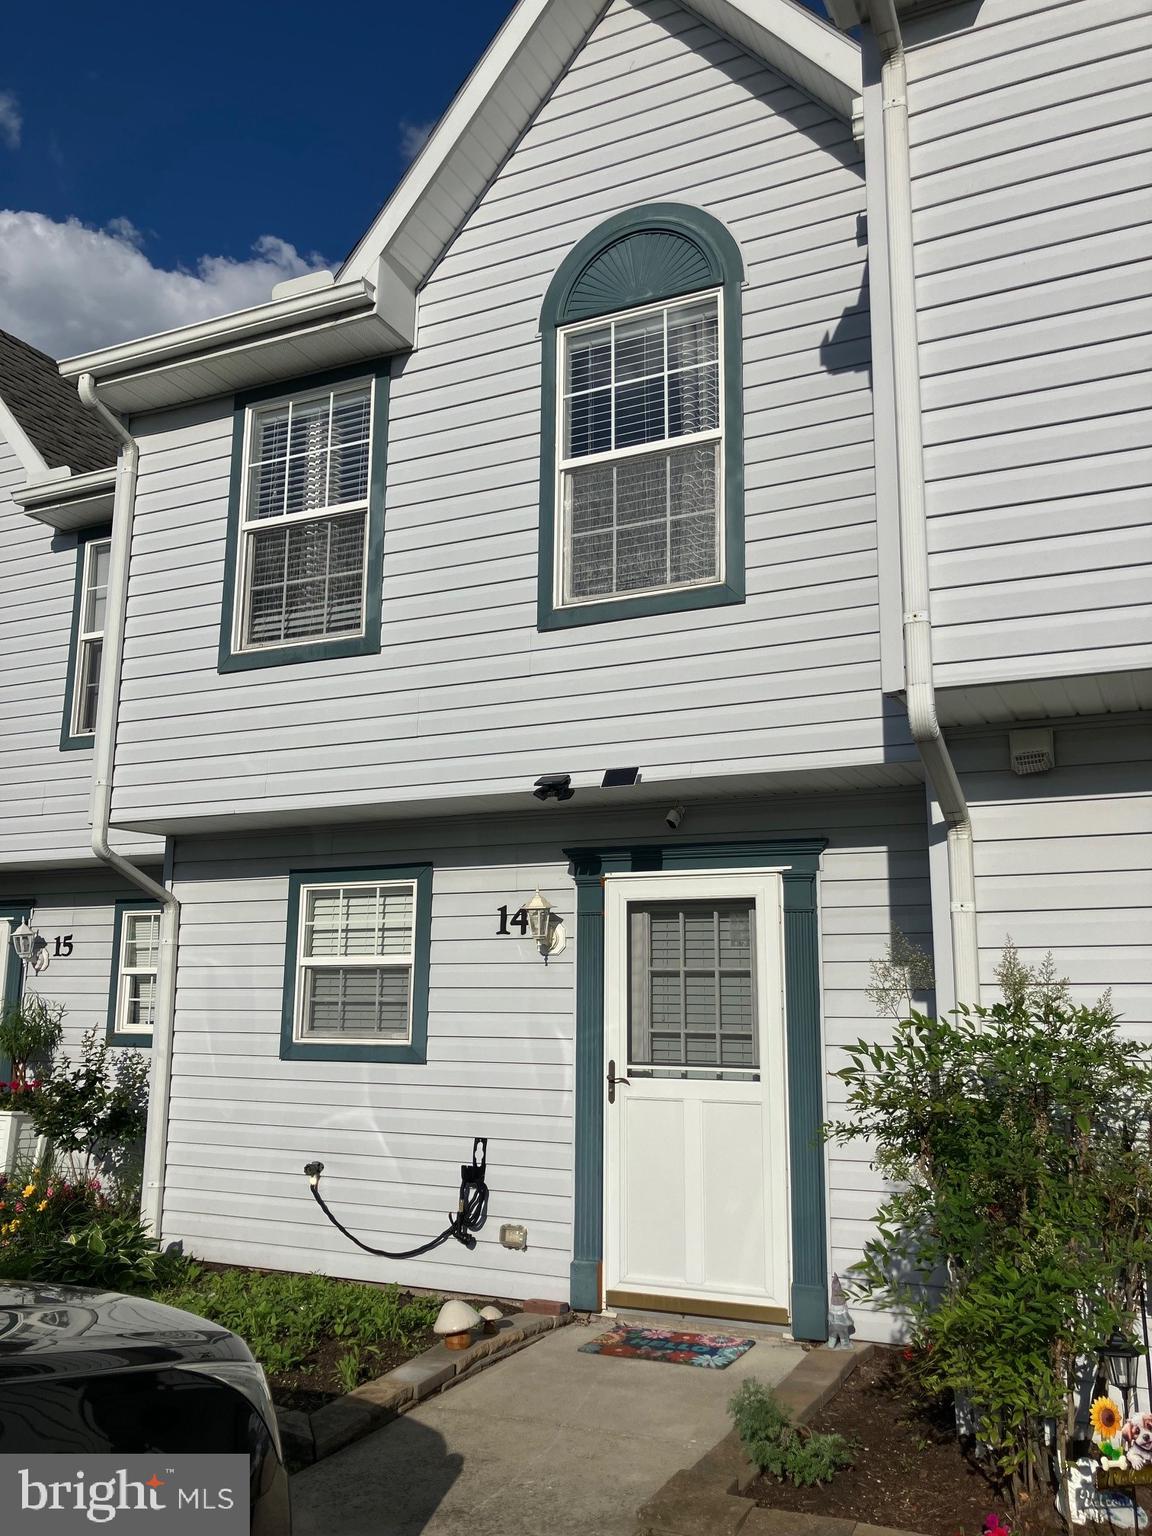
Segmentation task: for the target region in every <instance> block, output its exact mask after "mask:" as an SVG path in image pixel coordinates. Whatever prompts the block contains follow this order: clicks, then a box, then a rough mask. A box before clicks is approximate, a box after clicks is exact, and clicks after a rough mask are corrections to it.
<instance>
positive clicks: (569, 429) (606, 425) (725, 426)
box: [539, 203, 744, 629]
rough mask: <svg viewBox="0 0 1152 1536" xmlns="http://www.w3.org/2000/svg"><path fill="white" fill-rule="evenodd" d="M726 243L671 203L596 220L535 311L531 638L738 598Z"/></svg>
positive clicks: (706, 220)
mask: <svg viewBox="0 0 1152 1536" xmlns="http://www.w3.org/2000/svg"><path fill="white" fill-rule="evenodd" d="M742 281H743V267H742V263H741V260H740V252H739V249H738V247H737V245H736V242H735V241H734V240H733V238H732V236H731V235H730V234H729V233H728V231H727V230H726V229H725V228H724V226H723V225H722V224H719V223H718V222H717V221H716V220H715V219H714V218H712V217H711V216H710V215H709V214H706V213H703V212H701V211H700V210H699V209H697V208H689V207H685V206H682V205H680V204H676V203H659V204H653V205H651V206H649V207H644V208H635V209H632V210H631V211H630V212H628V213H624V214H619V215H617V217H615V218H612V219H609V220H608V221H607V222H606V223H605V224H602V225H600V227H599V228H598V229H595V230H593V231H592V233H591V234H589V235H587V236H586V237H585V238H584V239H583V240H581V241H580V243H579V244H578V245H577V246H576V247H575V248H574V249H573V250H572V251H571V252H570V253H569V254H568V256H567V257H566V258H565V260H564V262H563V263H562V264H561V266H560V269H559V271H558V272H557V273H556V276H555V277H554V278H553V279H552V282H551V284H550V286H549V288H548V293H547V295H546V297H545V300H544V308H543V312H542V315H541V332H542V337H543V369H544V375H543V390H542V400H543V421H542V431H541V441H542V448H541V462H540V501H541V511H540V601H539V624H540V628H541V629H558V628H564V627H567V626H569V625H574V624H589V623H598V622H601V621H603V620H606V619H620V618H631V617H635V616H637V615H639V614H646V613H664V612H669V611H674V610H676V609H684V608H700V607H712V606H715V605H717V604H720V603H738V602H743V601H744V526H743V525H744V473H743V419H742V416H743V413H742V408H741V392H740V375H741V359H740V337H741V325H740V287H741V283H742Z"/></svg>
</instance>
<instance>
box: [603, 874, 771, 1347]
mask: <svg viewBox="0 0 1152 1536" xmlns="http://www.w3.org/2000/svg"><path fill="white" fill-rule="evenodd" d="M781 889H782V882H781V879H780V876H779V874H776V873H773V872H770V871H767V872H747V873H746V872H743V871H741V872H733V873H730V874H718V873H712V872H710V873H708V874H682V873H676V874H666V875H609V876H607V877H606V879H605V906H604V924H605V933H604V975H605V1030H606V1036H605V1045H604V1060H605V1065H606V1081H605V1094H606V1096H607V1099H608V1102H607V1103H606V1104H605V1122H606V1155H605V1177H606V1189H605V1248H604V1264H605V1292H606V1297H607V1301H608V1304H609V1305H613V1304H615V1305H621V1306H627V1305H631V1306H641V1305H644V1306H649V1307H653V1308H657V1309H660V1310H669V1311H683V1312H699V1313H702V1314H705V1315H709V1316H719V1317H737V1318H738V1317H747V1318H758V1319H762V1320H767V1321H785V1320H786V1319H787V1305H788V1274H789V1263H788V1188H787V1092H786V1084H787V1075H786V1065H785V1044H784V1004H783V987H784V971H783V942H782V932H783V929H782V906H781ZM613 1079H615V1081H613Z"/></svg>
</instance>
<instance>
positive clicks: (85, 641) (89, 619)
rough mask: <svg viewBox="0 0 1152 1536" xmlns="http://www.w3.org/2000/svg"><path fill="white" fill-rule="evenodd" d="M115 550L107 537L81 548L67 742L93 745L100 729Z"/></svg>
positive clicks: (66, 727)
mask: <svg viewBox="0 0 1152 1536" xmlns="http://www.w3.org/2000/svg"><path fill="white" fill-rule="evenodd" d="M111 552H112V541H111V540H110V539H108V538H103V537H101V538H89V539H87V540H85V541H83V542H82V543H81V544H80V546H79V550H78V565H79V569H78V575H77V592H76V610H75V617H74V621H73V622H74V632H73V636H72V667H71V678H72V691H71V697H70V698H69V700H68V709H67V721H66V725H65V731H64V736H63V740H64V742H65V743H66V744H67V745H72V746H90V745H91V744H92V740H93V737H94V735H95V732H96V706H97V704H98V702H99V698H100V658H101V655H102V654H103V650H104V611H105V608H106V606H107V601H108V565H109V561H110V559H111Z"/></svg>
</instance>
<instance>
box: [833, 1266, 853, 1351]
mask: <svg viewBox="0 0 1152 1536" xmlns="http://www.w3.org/2000/svg"><path fill="white" fill-rule="evenodd" d="M855 1332H856V1324H855V1323H854V1322H853V1321H852V1317H851V1314H850V1313H849V1311H848V1296H847V1294H846V1292H845V1290H844V1287H843V1286H842V1285H841V1284H840V1276H839V1275H833V1276H832V1286H831V1289H830V1290H829V1293H828V1347H829V1348H830V1349H851V1348H852V1335H853V1334H854V1333H855Z"/></svg>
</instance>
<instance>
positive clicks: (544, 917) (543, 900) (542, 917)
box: [524, 886, 564, 959]
mask: <svg viewBox="0 0 1152 1536" xmlns="http://www.w3.org/2000/svg"><path fill="white" fill-rule="evenodd" d="M524 915H525V916H526V917H527V919H528V932H529V933H530V934H531V935H532V940H533V943H534V944H535V945H536V948H537V949H538V950H539V951H540V953H541V954H542V955H543V956H544V958H545V959H547V958H548V956H549V955H558V954H559V953H560V951H561V950H562V949H563V948H564V925H563V924H562V923H559V922H555V921H554V920H553V917H552V903H551V902H550V901H549V900H548V898H547V896H545V895H543V894H542V893H541V891H540V888H539V886H537V888H536V892H535V894H534V895H533V897H532V899H531V901H526V902H525V903H524Z"/></svg>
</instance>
